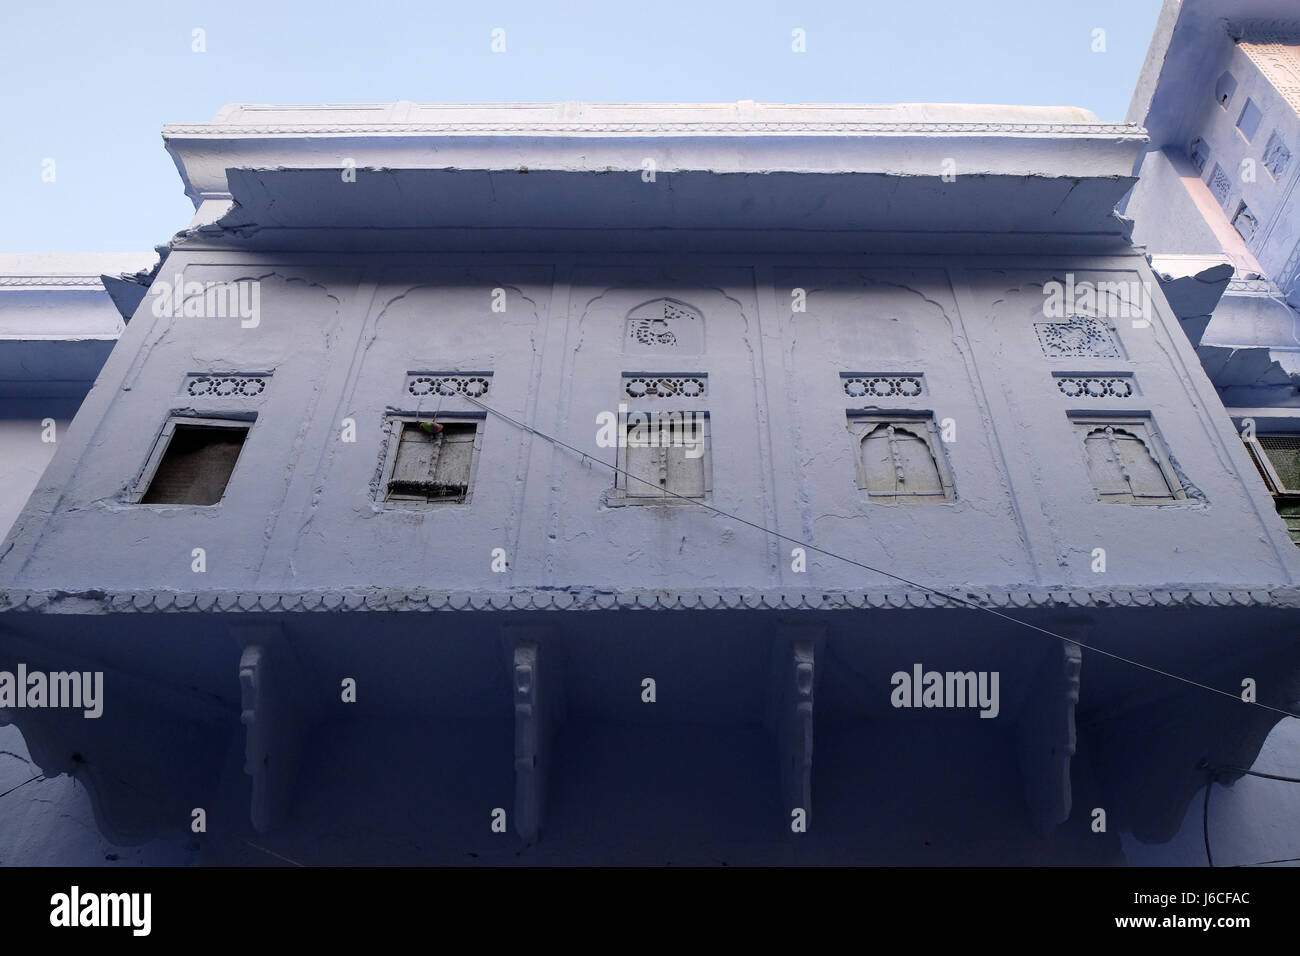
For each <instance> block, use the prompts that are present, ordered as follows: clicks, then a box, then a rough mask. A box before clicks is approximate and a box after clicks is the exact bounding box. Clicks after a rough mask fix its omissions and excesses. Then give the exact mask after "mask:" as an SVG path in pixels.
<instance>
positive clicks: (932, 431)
mask: <svg viewBox="0 0 1300 956" xmlns="http://www.w3.org/2000/svg"><path fill="white" fill-rule="evenodd" d="M881 426H885V427H887V428H889V429H891V431H890V439H891V442H890V453H891V455H894V446H893V436H894V434H895V433H896V432H899V431H901V432H905V433H908V434H910V435H913V436H915V437H916V438H919V439H920V440H921V441H922V442H923V443H924V444H925V447H926V450H927V451H928V452H929V453H930V457H931V458H932V459H933V460H934V465H935V469H936V471H937V472H938V475H939V484H940V490H939V491H938V492H928V491H927V492H916V491H911V490H908V489H907V488H906V483H905V482H904V483H903V487H902V488H901V489H900V488H898V486H897V485H896V486H895V487H896V490H895V491H894V492H893V493H891V494H881V493H879V492H873V491H872V490H871V489H870V486H869V475H868V474H867V470H866V467H865V465H864V464H863V446H864V443H865V442H866V440H867V439H868V438H869V437H870V436H871V435H872V434H874V433H875V432H876V430H877V429H878V428H880V427H881ZM848 429H849V433H850V434H851V435H852V436H853V449H854V461H855V464H856V466H857V485H858V488H859V489H860V490H861V491H863V492H865V493H866V495H867V497H868V498H869V500H871V501H873V502H879V503H882V504H922V503H927V502H942V501H953V500H955V498H956V490H955V487H954V484H953V476H952V469H951V468H950V467H949V464H948V456H947V453H946V452H945V450H944V444H943V442H942V441H941V440H940V435H939V429H938V426H937V425H936V423H935V419H934V413H933V412H898V413H893V414H881V413H868V412H849V413H848ZM894 467H895V468H900V467H901V465H900V463H899V460H898V458H897V457H894Z"/></svg>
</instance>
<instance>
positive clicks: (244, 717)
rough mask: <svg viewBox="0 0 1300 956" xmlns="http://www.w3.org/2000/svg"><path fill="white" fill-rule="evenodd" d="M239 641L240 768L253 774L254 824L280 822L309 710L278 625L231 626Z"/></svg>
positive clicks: (298, 672) (300, 676)
mask: <svg viewBox="0 0 1300 956" xmlns="http://www.w3.org/2000/svg"><path fill="white" fill-rule="evenodd" d="M232 630H233V631H234V632H235V637H236V638H237V639H238V640H239V641H240V643H242V644H243V645H244V652H243V654H242V655H241V656H240V659H239V688H240V714H239V720H240V723H242V724H243V725H244V727H245V735H246V736H245V746H244V772H245V773H247V774H248V775H249V776H250V777H252V778H253V799H252V806H251V816H252V820H253V827H254V829H256V830H257V831H258V832H259V833H265V832H266V831H268V830H271V829H274V828H275V827H277V826H279V825H281V824H282V823H284V822H285V820H286V819H287V818H288V816H289V812H290V810H291V808H292V804H293V791H294V784H295V781H296V780H297V777H298V767H299V764H300V761H301V750H302V744H303V738H304V736H305V734H306V731H307V729H308V728H309V727H310V725H311V723H312V717H313V714H312V712H311V708H310V706H309V702H308V700H307V698H306V695H305V694H304V693H303V691H302V689H301V688H302V687H303V684H304V680H303V673H302V668H301V667H300V666H299V663H298V660H297V656H296V655H295V654H294V652H293V648H292V647H291V646H290V645H289V643H288V641H287V640H286V639H285V637H284V634H283V632H282V629H281V628H280V627H279V626H275V625H272V626H259V627H237V628H232Z"/></svg>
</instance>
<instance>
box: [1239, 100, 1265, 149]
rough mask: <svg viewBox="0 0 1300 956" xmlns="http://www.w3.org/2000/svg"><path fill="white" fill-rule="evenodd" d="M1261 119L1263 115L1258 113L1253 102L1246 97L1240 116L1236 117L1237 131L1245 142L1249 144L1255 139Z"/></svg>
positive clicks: (1257, 108)
mask: <svg viewBox="0 0 1300 956" xmlns="http://www.w3.org/2000/svg"><path fill="white" fill-rule="evenodd" d="M1263 118H1264V114H1263V113H1261V112H1260V111H1259V107H1258V106H1256V105H1255V101H1254V100H1252V99H1250V98H1249V97H1247V98H1246V105H1245V106H1243V107H1242V108H1241V115H1240V116H1238V117H1237V129H1239V130H1240V131H1241V135H1242V136H1244V137H1245V138H1246V142H1248V143H1249V142H1250V141H1251V140H1253V139H1254V138H1255V134H1256V133H1258V132H1259V121H1260V120H1261V119H1263Z"/></svg>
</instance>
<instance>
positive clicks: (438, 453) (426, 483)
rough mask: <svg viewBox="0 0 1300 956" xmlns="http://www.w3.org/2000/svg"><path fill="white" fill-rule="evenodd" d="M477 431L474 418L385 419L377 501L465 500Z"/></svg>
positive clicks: (420, 503) (417, 504) (399, 504)
mask: <svg viewBox="0 0 1300 956" xmlns="http://www.w3.org/2000/svg"><path fill="white" fill-rule="evenodd" d="M478 430H479V423H478V421H476V420H468V421H467V420H464V419H461V420H447V419H442V420H439V421H436V422H435V421H433V420H432V419H419V418H414V417H413V418H391V419H389V442H388V444H389V447H388V453H387V455H386V457H385V468H384V481H383V487H382V495H381V497H382V500H383V501H384V502H385V503H386V504H390V505H393V506H394V507H399V508H400V507H421V506H424V505H433V504H463V503H465V502H466V501H468V500H469V493H470V486H471V484H472V483H473V479H474V464H475V450H476V447H477V444H478Z"/></svg>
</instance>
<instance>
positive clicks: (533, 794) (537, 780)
mask: <svg viewBox="0 0 1300 956" xmlns="http://www.w3.org/2000/svg"><path fill="white" fill-rule="evenodd" d="M548 630H549V629H545V628H528V627H508V628H506V629H505V635H506V641H507V648H508V650H509V654H510V681H511V691H512V694H513V697H514V708H515V808H514V824H515V832H516V833H518V834H519V837H520V839H522V840H523V841H524V842H525V843H528V844H532V843H535V842H537V840H539V839H540V838H541V835H542V826H543V823H544V821H545V816H546V797H547V788H548V784H549V778H550V769H551V748H552V744H553V742H554V738H555V733H556V730H557V728H558V726H559V723H560V721H561V719H562V716H563V715H562V706H563V681H562V677H561V672H560V667H559V661H558V659H557V657H556V655H555V654H554V652H553V649H552V650H551V651H544V650H543V648H544V647H546V646H547V641H546V639H545V638H546V635H547V633H548ZM543 662H544V663H543Z"/></svg>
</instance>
